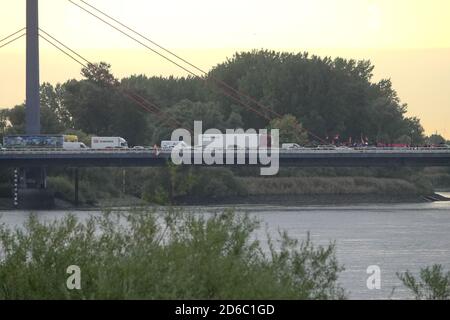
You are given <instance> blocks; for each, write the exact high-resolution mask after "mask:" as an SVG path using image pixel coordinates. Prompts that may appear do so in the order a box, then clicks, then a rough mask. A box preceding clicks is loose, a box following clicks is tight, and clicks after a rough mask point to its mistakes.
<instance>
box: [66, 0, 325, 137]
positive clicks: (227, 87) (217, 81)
mask: <svg viewBox="0 0 450 320" xmlns="http://www.w3.org/2000/svg"><path fill="white" fill-rule="evenodd" d="M68 1H69V2H70V3H72V4H73V5H75V6H77V7H78V8H80V9H81V10H83V11H85V12H86V13H88V14H89V15H91V16H93V17H95V18H96V19H98V20H100V21H102V22H103V23H105V24H107V25H108V26H110V27H111V28H113V29H115V30H116V31H118V32H120V33H122V34H123V35H125V36H126V37H128V38H130V39H132V40H133V41H135V42H137V43H139V44H140V45H142V46H144V47H145V48H147V49H149V50H151V51H152V52H154V53H155V54H157V55H158V56H160V57H162V58H163V59H165V60H167V61H169V62H171V63H172V64H174V65H176V66H177V67H179V68H181V69H182V70H184V71H185V72H187V73H188V74H190V75H192V76H194V77H196V78H200V79H202V80H204V81H205V82H208V79H212V80H213V81H214V82H215V84H216V85H217V84H219V85H217V87H218V88H219V89H221V90H222V93H223V94H224V95H225V96H227V97H229V98H231V99H232V100H234V101H235V102H237V103H239V104H240V105H242V106H244V107H246V108H247V109H249V110H250V111H253V112H254V113H256V114H258V115H260V116H261V117H263V118H265V119H266V120H269V121H271V120H273V118H272V117H270V116H268V115H267V114H264V113H262V112H260V111H259V110H257V109H255V108H253V107H251V106H250V105H249V104H247V103H245V102H244V101H242V100H241V99H240V98H242V97H243V98H246V99H248V100H250V101H252V102H253V103H255V104H256V105H257V106H259V107H260V108H261V109H263V110H264V111H266V112H268V113H271V114H272V115H275V116H276V117H278V118H281V117H282V116H281V115H280V114H279V113H277V112H276V111H275V110H272V109H271V108H269V107H266V106H264V105H263V104H261V103H260V102H259V101H257V100H256V99H255V98H253V97H251V96H249V95H248V94H245V93H243V92H241V91H239V90H237V89H235V88H233V87H232V86H230V85H228V84H227V83H226V82H224V81H223V80H220V79H218V78H216V77H214V76H212V75H210V74H208V73H207V72H206V71H204V70H202V69H201V68H199V67H197V66H195V65H194V64H192V63H191V62H189V61H187V60H186V59H183V58H182V57H180V56H179V55H177V54H175V53H173V52H172V51H170V50H168V49H166V48H165V47H163V46H161V45H159V44H158V43H156V42H155V41H153V40H151V39H149V38H148V37H146V36H144V35H143V34H142V33H139V32H138V31H136V30H134V29H132V28H130V27H129V26H127V25H125V24H124V23H122V22H120V21H119V20H118V19H115V18H113V17H112V16H110V15H108V14H107V13H105V12H104V11H102V10H100V9H98V8H96V7H95V6H93V5H91V4H89V3H88V2H86V1H84V0H79V1H80V2H82V3H83V4H85V5H86V6H88V7H90V8H92V9H93V10H95V11H97V12H99V13H100V14H102V15H103V16H105V17H107V18H108V19H110V20H112V21H114V22H115V23H117V24H118V25H120V26H122V27H123V28H125V29H127V30H129V31H131V32H133V33H134V34H136V35H138V36H139V37H141V38H142V39H145V40H146V41H148V42H150V43H152V44H153V45H155V46H157V47H158V48H160V49H161V50H164V51H165V52H167V53H169V54H170V55H172V56H173V57H175V58H177V59H179V60H180V61H182V62H184V63H185V64H187V65H189V66H190V67H192V68H194V69H196V70H197V71H199V72H201V73H203V74H204V75H205V76H207V78H205V77H201V76H200V75H198V74H197V73H195V72H193V71H191V70H188V69H187V68H186V67H183V66H181V65H180V64H179V63H177V62H175V61H173V59H170V58H168V57H167V56H165V55H164V54H162V53H160V52H158V51H156V50H155V49H153V48H151V47H149V46H148V45H146V44H144V43H143V42H142V41H140V40H138V39H136V38H135V37H133V36H131V35H130V34H128V33H126V32H125V31H123V30H121V29H120V28H118V27H117V26H114V25H113V24H112V23H110V22H108V21H106V20H105V19H103V18H101V17H99V16H98V15H96V14H95V13H93V12H91V11H89V10H88V9H86V8H84V7H82V6H81V5H79V4H77V3H75V2H74V1H73V0H68ZM230 91H231V92H232V93H231V92H230ZM234 94H236V95H238V96H235V95H234ZM303 130H304V131H305V132H306V133H308V134H310V135H311V136H312V137H314V138H316V139H318V140H320V141H322V142H325V140H324V139H322V138H320V137H319V136H318V135H316V134H314V133H312V132H311V131H309V130H307V129H306V128H303Z"/></svg>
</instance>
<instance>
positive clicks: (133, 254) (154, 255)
mask: <svg viewBox="0 0 450 320" xmlns="http://www.w3.org/2000/svg"><path fill="white" fill-rule="evenodd" d="M258 227H259V225H258V222H256V221H255V220H253V219H251V218H249V217H248V216H246V215H236V214H234V213H232V212H228V211H227V212H224V213H222V214H217V215H213V216H208V217H206V216H199V215H197V214H187V213H182V212H177V211H174V210H171V211H169V212H167V213H166V214H163V215H162V216H159V215H158V214H156V213H154V212H149V211H146V210H141V211H137V210H136V211H134V212H130V213H110V212H109V213H105V214H103V215H102V216H97V217H91V218H89V219H88V220H87V221H85V222H84V223H81V222H79V221H78V220H77V219H76V218H75V217H74V216H73V215H69V216H66V217H65V218H61V219H60V220H58V221H55V222H52V223H46V224H44V223H41V222H39V221H38V218H37V217H36V216H35V215H32V216H31V217H30V218H29V220H28V221H27V223H26V224H25V225H24V227H23V228H17V229H15V230H10V229H8V228H6V227H5V226H1V227H0V252H2V259H1V260H0V283H1V284H2V285H1V286H0V299H341V298H344V291H343V290H342V288H341V287H340V286H339V285H338V284H337V277H338V274H339V272H341V271H342V268H341V267H340V266H339V264H338V263H337V261H336V257H335V248H334V245H330V246H329V247H315V246H313V244H312V243H311V242H310V240H309V239H308V240H307V241H305V242H298V241H295V240H293V239H290V238H289V237H288V236H287V235H286V234H283V236H282V238H281V239H280V243H279V245H277V244H276V242H275V241H271V242H270V247H269V249H268V251H267V250H264V249H263V247H262V246H261V243H259V242H258V241H256V240H253V237H252V234H253V233H254V232H255V230H256V229H257V228H258ZM71 265H77V266H79V267H80V269H81V290H73V291H69V290H68V289H66V280H67V277H68V274H66V269H67V268H68V267H69V266H71Z"/></svg>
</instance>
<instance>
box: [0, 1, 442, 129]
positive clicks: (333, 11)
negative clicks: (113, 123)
mask: <svg viewBox="0 0 450 320" xmlns="http://www.w3.org/2000/svg"><path fill="white" fill-rule="evenodd" d="M74 1H75V2H79V0H74ZM87 1H88V2H90V3H91V4H93V5H95V6H97V7H99V8H101V9H104V10H106V11H107V12H108V13H110V14H111V15H113V16H114V17H117V18H119V19H120V20H122V21H124V22H126V23H128V24H130V25H131V26H132V27H133V28H136V29H138V30H139V31H141V32H142V33H145V34H146V35H148V36H149V37H150V38H152V39H153V40H155V41H157V42H159V43H161V44H162V45H164V46H166V47H168V48H170V49H173V50H174V51H176V52H177V53H180V54H181V55H183V56H185V57H186V58H188V59H189V60H192V61H193V62H194V63H196V64H198V65H199V66H200V67H202V68H204V69H209V68H210V67H212V66H214V65H215V64H217V63H219V62H221V61H223V60H224V59H225V58H226V57H230V56H231V55H232V54H233V52H235V51H236V50H248V49H252V48H268V49H276V50H288V51H305V50H307V51H310V52H312V53H317V54H320V55H329V56H333V57H334V56H338V55H339V56H344V57H347V58H358V59H370V60H372V62H373V63H374V64H375V66H376V69H375V78H374V80H379V79H381V78H391V79H392V81H393V83H394V87H395V88H396V89H397V91H398V93H399V95H400V97H401V99H402V101H403V102H405V103H408V105H409V114H410V115H415V116H418V117H419V118H421V119H422V123H423V125H424V126H425V129H426V130H427V133H431V132H435V131H438V132H440V133H441V134H443V135H445V136H446V137H448V138H450V127H449V126H448V124H449V123H450V1H449V0H428V1H425V0H277V1H275V0H271V1H268V0H227V1H218V0H189V1H186V0H164V1H154V0H87ZM0 3H1V7H0V8H1V11H0V39H1V38H3V37H4V36H6V35H9V34H11V33H13V32H15V31H17V30H19V29H20V28H22V27H24V26H25V3H26V1H25V0H0ZM39 4H40V20H41V21H40V23H41V28H42V29H44V30H45V31H47V32H49V33H51V34H52V35H54V36H55V37H57V38H58V39H59V40H61V41H62V42H64V43H66V44H67V45H69V46H70V47H72V48H74V49H76V50H77V51H79V52H80V53H81V54H82V55H85V56H86V57H87V58H88V59H90V60H91V61H99V60H103V61H107V62H109V63H111V64H112V65H113V72H114V73H115V74H116V76H119V77H122V76H127V75H129V74H140V73H145V74H147V75H149V76H151V75H169V74H174V75H184V74H183V72H182V71H180V70H179V69H177V68H176V67H173V66H172V65H170V64H168V63H167V62H165V61H164V60H161V59H160V58H158V57H157V56H155V55H151V54H150V53H148V52H147V51H146V50H145V49H141V48H140V47H139V45H137V44H135V43H134V42H132V41H131V40H129V39H127V38H125V37H124V36H123V35H120V34H119V33H117V32H115V31H114V30H112V29H110V28H109V27H107V26H105V25H103V24H102V23H101V22H98V21H97V20H95V19H94V18H93V17H91V16H89V15H87V14H86V13H84V12H82V11H81V10H80V9H79V8H77V7H75V6H74V5H72V4H71V3H69V2H68V1H67V0H39ZM24 48H25V43H24V40H19V41H18V42H16V43H14V44H12V45H9V46H7V47H5V48H3V49H0V107H9V106H12V105H14V104H17V103H21V102H23V100H24V96H25V93H24V90H25V86H24V81H25V54H24V53H25V52H24ZM79 69H80V68H79V66H78V65H77V64H75V63H73V62H72V61H71V60H68V59H67V58H66V57H65V56H63V55H61V54H60V53H59V52H57V51H55V49H54V48H52V47H50V46H49V45H48V44H46V43H44V42H41V81H49V82H52V83H56V82H58V81H60V82H61V81H65V80H67V79H69V78H74V77H75V78H79Z"/></svg>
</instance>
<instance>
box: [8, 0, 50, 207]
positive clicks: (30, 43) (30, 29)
mask: <svg viewBox="0 0 450 320" xmlns="http://www.w3.org/2000/svg"><path fill="white" fill-rule="evenodd" d="M26 21H27V22H26V24H27V34H26V39H27V40H26V103H25V129H26V134H27V135H39V134H40V133H41V121H40V109H41V108H40V92H39V90H40V82H39V3H38V0H26ZM15 174H17V177H16V176H15V178H14V179H15V183H14V206H15V207H17V208H23V209H49V208H52V207H53V206H54V196H53V194H52V193H51V192H49V191H48V190H47V170H46V169H45V168H43V167H27V168H20V169H18V170H16V172H15Z"/></svg>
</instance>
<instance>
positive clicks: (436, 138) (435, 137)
mask: <svg viewBox="0 0 450 320" xmlns="http://www.w3.org/2000/svg"><path fill="white" fill-rule="evenodd" d="M426 142H427V144H429V145H435V146H438V145H440V144H445V143H446V141H445V138H444V137H443V136H441V135H439V134H432V135H431V136H429V137H428V138H427V139H426Z"/></svg>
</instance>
